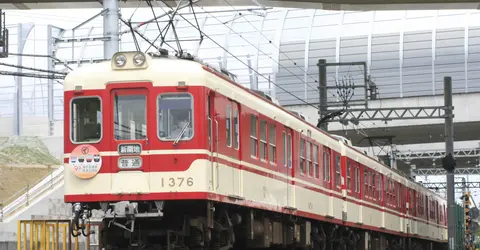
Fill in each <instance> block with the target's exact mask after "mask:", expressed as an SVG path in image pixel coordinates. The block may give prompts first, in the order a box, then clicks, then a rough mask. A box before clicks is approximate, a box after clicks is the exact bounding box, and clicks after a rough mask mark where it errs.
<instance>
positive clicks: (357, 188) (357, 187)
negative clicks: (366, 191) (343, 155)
mask: <svg viewBox="0 0 480 250" xmlns="http://www.w3.org/2000/svg"><path fill="white" fill-rule="evenodd" d="M355 165H356V164H355ZM359 172H360V170H359V168H358V166H355V171H354V173H353V178H354V179H355V192H356V193H358V192H360V174H359Z"/></svg>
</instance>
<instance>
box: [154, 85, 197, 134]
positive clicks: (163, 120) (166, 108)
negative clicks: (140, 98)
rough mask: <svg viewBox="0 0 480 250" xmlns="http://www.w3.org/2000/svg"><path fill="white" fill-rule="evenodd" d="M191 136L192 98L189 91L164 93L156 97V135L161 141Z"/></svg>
mask: <svg viewBox="0 0 480 250" xmlns="http://www.w3.org/2000/svg"><path fill="white" fill-rule="evenodd" d="M180 135H181V137H180V140H190V139H192V137H193V98H192V95H191V94H189V93H166V94H161V95H160V96H159V97H158V137H159V138H160V140H163V141H172V140H176V139H177V137H179V136H180Z"/></svg>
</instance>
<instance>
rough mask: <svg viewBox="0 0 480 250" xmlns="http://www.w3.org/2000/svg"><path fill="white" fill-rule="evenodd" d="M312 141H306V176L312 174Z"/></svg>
mask: <svg viewBox="0 0 480 250" xmlns="http://www.w3.org/2000/svg"><path fill="white" fill-rule="evenodd" d="M311 150H312V143H311V142H307V173H308V176H310V177H312V176H313V168H312V151H311Z"/></svg>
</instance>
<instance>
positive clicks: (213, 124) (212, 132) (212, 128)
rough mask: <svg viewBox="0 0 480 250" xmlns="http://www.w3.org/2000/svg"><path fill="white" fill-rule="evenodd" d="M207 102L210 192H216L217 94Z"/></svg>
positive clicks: (210, 94) (209, 97) (213, 94)
mask: <svg viewBox="0 0 480 250" xmlns="http://www.w3.org/2000/svg"><path fill="white" fill-rule="evenodd" d="M207 98H208V101H207V104H208V106H207V112H208V127H209V128H208V132H209V133H208V135H209V136H208V138H209V151H210V163H211V168H210V174H211V175H210V176H211V181H210V183H211V186H210V190H212V191H216V190H217V189H218V186H219V183H218V121H217V114H216V111H215V92H210V93H209V95H208V97H207Z"/></svg>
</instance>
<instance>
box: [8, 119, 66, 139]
mask: <svg viewBox="0 0 480 250" xmlns="http://www.w3.org/2000/svg"><path fill="white" fill-rule="evenodd" d="M0 127H1V128H2V129H0V137H5V136H11V135H13V117H0ZM48 131H49V127H48V117H46V116H24V117H23V126H22V133H21V135H24V136H49V134H48ZM53 136H63V121H56V122H55V123H54V134H53Z"/></svg>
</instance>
